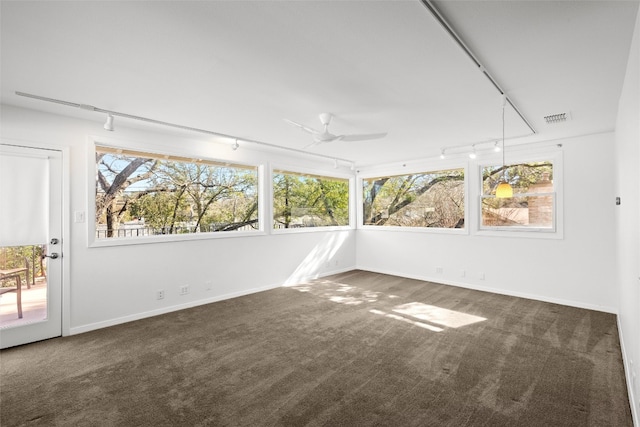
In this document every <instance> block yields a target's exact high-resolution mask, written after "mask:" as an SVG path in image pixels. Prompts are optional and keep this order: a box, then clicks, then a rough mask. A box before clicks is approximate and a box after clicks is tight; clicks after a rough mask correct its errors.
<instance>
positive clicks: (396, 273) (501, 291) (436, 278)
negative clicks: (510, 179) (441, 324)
mask: <svg viewBox="0 0 640 427" xmlns="http://www.w3.org/2000/svg"><path fill="white" fill-rule="evenodd" d="M356 268H357V269H358V270H363V271H371V272H373V273H380V274H389V275H391V276H400V277H406V278H408V279H415V280H422V281H425V282H433V283H441V284H443V285H451V286H457V287H459V288H466V289H473V290H476V291H483V292H491V293H494V294H500V295H508V296H512V297H518V298H526V299H532V300H536V301H543V302H550V303H553V304H560V305H567V306H569V307H576V308H585V309H587V310H595V311H602V312H605V313H611V314H618V310H617V309H616V308H615V307H609V306H602V305H596V304H585V303H582V302H579V301H572V300H564V299H561V298H549V297H546V296H544V295H536V294H529V293H525V292H513V291H510V290H506V289H501V288H493V287H490V286H478V285H475V284H472V283H466V282H458V281H453V280H447V279H444V278H442V277H439V276H428V275H415V274H406V273H404V272H401V271H391V270H386V269H378V268H369V267H365V266H357V267H356Z"/></svg>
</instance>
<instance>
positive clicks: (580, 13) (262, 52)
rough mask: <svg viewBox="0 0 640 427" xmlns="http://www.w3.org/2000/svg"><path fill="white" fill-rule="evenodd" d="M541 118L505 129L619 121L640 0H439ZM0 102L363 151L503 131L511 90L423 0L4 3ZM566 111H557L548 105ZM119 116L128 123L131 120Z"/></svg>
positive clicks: (428, 148) (371, 159)
mask: <svg viewBox="0 0 640 427" xmlns="http://www.w3.org/2000/svg"><path fill="white" fill-rule="evenodd" d="M432 4H434V5H435V7H437V8H438V10H440V12H441V13H442V15H443V16H444V17H445V19H447V20H448V21H449V22H450V23H451V25H452V27H453V28H454V29H455V31H456V32H457V33H458V34H459V35H460V36H461V37H462V39H463V40H464V41H465V43H466V44H467V46H468V47H469V48H470V49H471V50H473V52H474V53H475V55H476V57H477V58H478V59H479V60H480V61H481V62H482V63H483V65H484V66H485V67H486V70H487V71H488V72H489V73H490V74H491V75H492V76H493V77H494V78H495V80H497V82H498V83H499V84H500V85H501V87H502V88H503V89H504V90H505V91H506V93H507V95H508V97H509V99H510V100H511V101H512V102H513V103H514V105H516V106H517V107H518V108H519V110H520V111H521V112H522V113H523V115H524V116H525V117H526V118H527V120H529V121H530V122H531V124H532V125H533V127H534V128H535V129H536V131H537V133H536V134H535V135H530V134H531V131H530V130H529V128H528V127H527V126H526V124H525V123H524V122H523V121H522V120H521V119H520V118H519V116H518V115H517V114H516V113H515V112H514V111H512V110H511V108H509V107H508V108H507V114H506V122H507V124H506V137H507V142H508V144H517V143H524V142H530V141H535V140H548V139H553V138H558V137H566V136H575V135H582V134H589V133H594V132H602V131H610V130H612V129H613V128H614V126H615V115H616V110H617V101H618V97H619V95H620V90H621V87H622V82H623V79H624V72H625V67H626V61H627V57H628V54H629V46H630V40H631V35H632V33H633V25H634V23H635V17H636V14H637V9H638V2H635V1H621V2H615V1H545V2H540V1H531V2H529V1H496V2H493V1H438V2H433V3H432ZM1 7H2V10H1V12H2V16H1V19H2V28H1V37H2V38H1V43H2V44H1V48H2V50H1V52H2V53H1V54H2V66H1V67H2V68H1V72H2V74H1V79H2V80H1V83H2V93H1V96H2V98H1V101H2V103H4V104H10V105H17V106H22V107H25V108H31V109H37V110H44V111H49V112H54V113H56V114H63V115H73V116H76V117H83V118H88V119H91V120H95V121H96V123H97V125H98V123H99V122H100V123H101V122H103V121H104V117H103V116H100V115H98V114H96V113H91V112H87V111H83V110H80V109H74V108H69V107H65V106H61V105H56V104H49V103H44V102H40V101H36V100H33V99H28V98H24V97H19V96H16V95H15V91H21V92H27V93H32V94H36V95H40V96H44V97H50V98H56V99H61V100H65V101H71V102H74V103H82V104H91V105H94V106H96V107H100V108H104V109H108V110H115V111H119V112H123V113H129V114H133V115H137V116H143V117H148V118H153V119H157V120H163V121H168V122H172V123H177V124H180V125H184V126H191V127H197V128H202V129H207V130H210V131H214V132H220V133H224V134H229V135H234V136H237V137H239V138H247V139H252V140H258V141H263V142H266V143H269V144H275V145H280V146H284V147H291V148H296V149H303V148H304V147H306V146H307V145H308V144H309V143H310V142H311V139H310V136H309V135H307V134H305V133H303V132H302V131H301V130H300V129H298V128H296V127H294V126H291V125H290V124H287V123H286V122H285V121H284V119H290V120H293V121H296V122H299V123H303V124H305V125H307V126H310V127H315V128H317V129H320V128H321V125H320V121H319V120H318V114H320V113H323V112H330V113H333V114H334V116H335V117H334V119H333V122H332V123H331V127H330V130H331V131H332V132H333V133H337V134H341V133H377V132H388V136H387V137H386V138H384V139H379V140H373V141H358V142H346V141H337V142H332V143H328V144H323V145H320V146H316V147H312V148H309V150H310V151H313V152H315V153H321V154H325V155H328V156H335V157H339V158H344V159H349V160H353V161H355V162H356V163H357V164H358V165H367V164H376V163H387V162H390V161H402V160H405V159H415V158H423V157H430V156H435V155H437V154H439V152H440V149H441V148H443V147H461V146H463V145H467V146H469V145H471V144H474V143H491V141H492V140H495V139H499V138H500V137H501V130H502V127H501V121H500V120H501V119H500V117H501V116H500V114H501V96H500V93H499V92H498V90H497V89H496V88H495V87H494V86H493V84H492V83H491V82H490V81H489V80H488V79H487V78H486V77H485V76H484V74H483V73H482V70H480V69H479V68H478V67H477V66H476V64H475V63H474V62H473V61H472V60H470V58H469V57H468V56H467V55H466V54H465V52H464V51H463V50H462V49H461V48H460V46H458V45H457V44H456V43H455V42H454V41H453V40H452V39H451V37H450V36H449V34H448V33H447V32H446V31H445V30H444V29H443V28H442V26H441V25H440V24H439V23H438V22H437V20H436V19H434V17H433V15H432V14H431V13H430V12H429V10H428V9H427V8H426V7H425V6H424V5H423V3H422V2H420V1H417V0H416V1H367V2H365V1H330V2H329V1H274V2H271V1H256V2H249V1H197V2H188V1H166V2H144V1H135V2H134V1H129V2H118V1H104V2H103V1H91V2H56V1H47V2H35V1H31V2H7V1H3V2H2V3H1ZM559 112H569V114H570V117H571V120H570V121H568V122H566V123H562V124H557V125H553V126H551V125H547V124H545V123H544V120H543V119H542V118H543V116H545V115H547V114H554V113H559ZM124 122H127V120H126V119H118V120H117V123H119V124H126V125H129V126H136V123H135V122H131V121H130V122H128V123H124Z"/></svg>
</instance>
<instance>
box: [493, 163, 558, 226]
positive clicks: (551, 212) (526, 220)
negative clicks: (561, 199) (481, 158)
mask: <svg viewBox="0 0 640 427" xmlns="http://www.w3.org/2000/svg"><path fill="white" fill-rule="evenodd" d="M503 177H504V179H505V180H506V181H507V182H509V184H511V187H512V188H513V197H511V198H506V199H498V198H496V196H495V191H496V187H497V186H498V183H499V181H500V180H501V179H503ZM481 203H482V209H481V227H484V228H495V227H500V228H529V229H532V228H540V229H552V228H553V226H554V218H555V190H554V185H553V162H551V161H540V162H528V163H518V164H511V165H505V166H485V167H483V168H482V196H481Z"/></svg>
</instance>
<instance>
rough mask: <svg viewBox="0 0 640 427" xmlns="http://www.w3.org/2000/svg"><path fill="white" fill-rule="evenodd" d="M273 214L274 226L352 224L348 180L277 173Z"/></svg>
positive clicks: (274, 182)
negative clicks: (350, 222) (350, 221)
mask: <svg viewBox="0 0 640 427" xmlns="http://www.w3.org/2000/svg"><path fill="white" fill-rule="evenodd" d="M273 218H274V228H292V227H323V226H340V225H349V182H348V181H347V180H345V179H338V178H329V177H309V176H303V175H298V174H294V173H284V172H283V173H276V174H274V177H273Z"/></svg>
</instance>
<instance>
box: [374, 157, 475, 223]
mask: <svg viewBox="0 0 640 427" xmlns="http://www.w3.org/2000/svg"><path fill="white" fill-rule="evenodd" d="M362 187H363V189H362V191H363V196H362V197H363V224H364V225H374V226H396V227H427V228H464V217H465V205H464V200H465V180H464V169H462V168H461V169H450V170H442V171H433V172H421V173H415V174H409V175H396V176H383V177H376V178H366V179H363V181H362Z"/></svg>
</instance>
